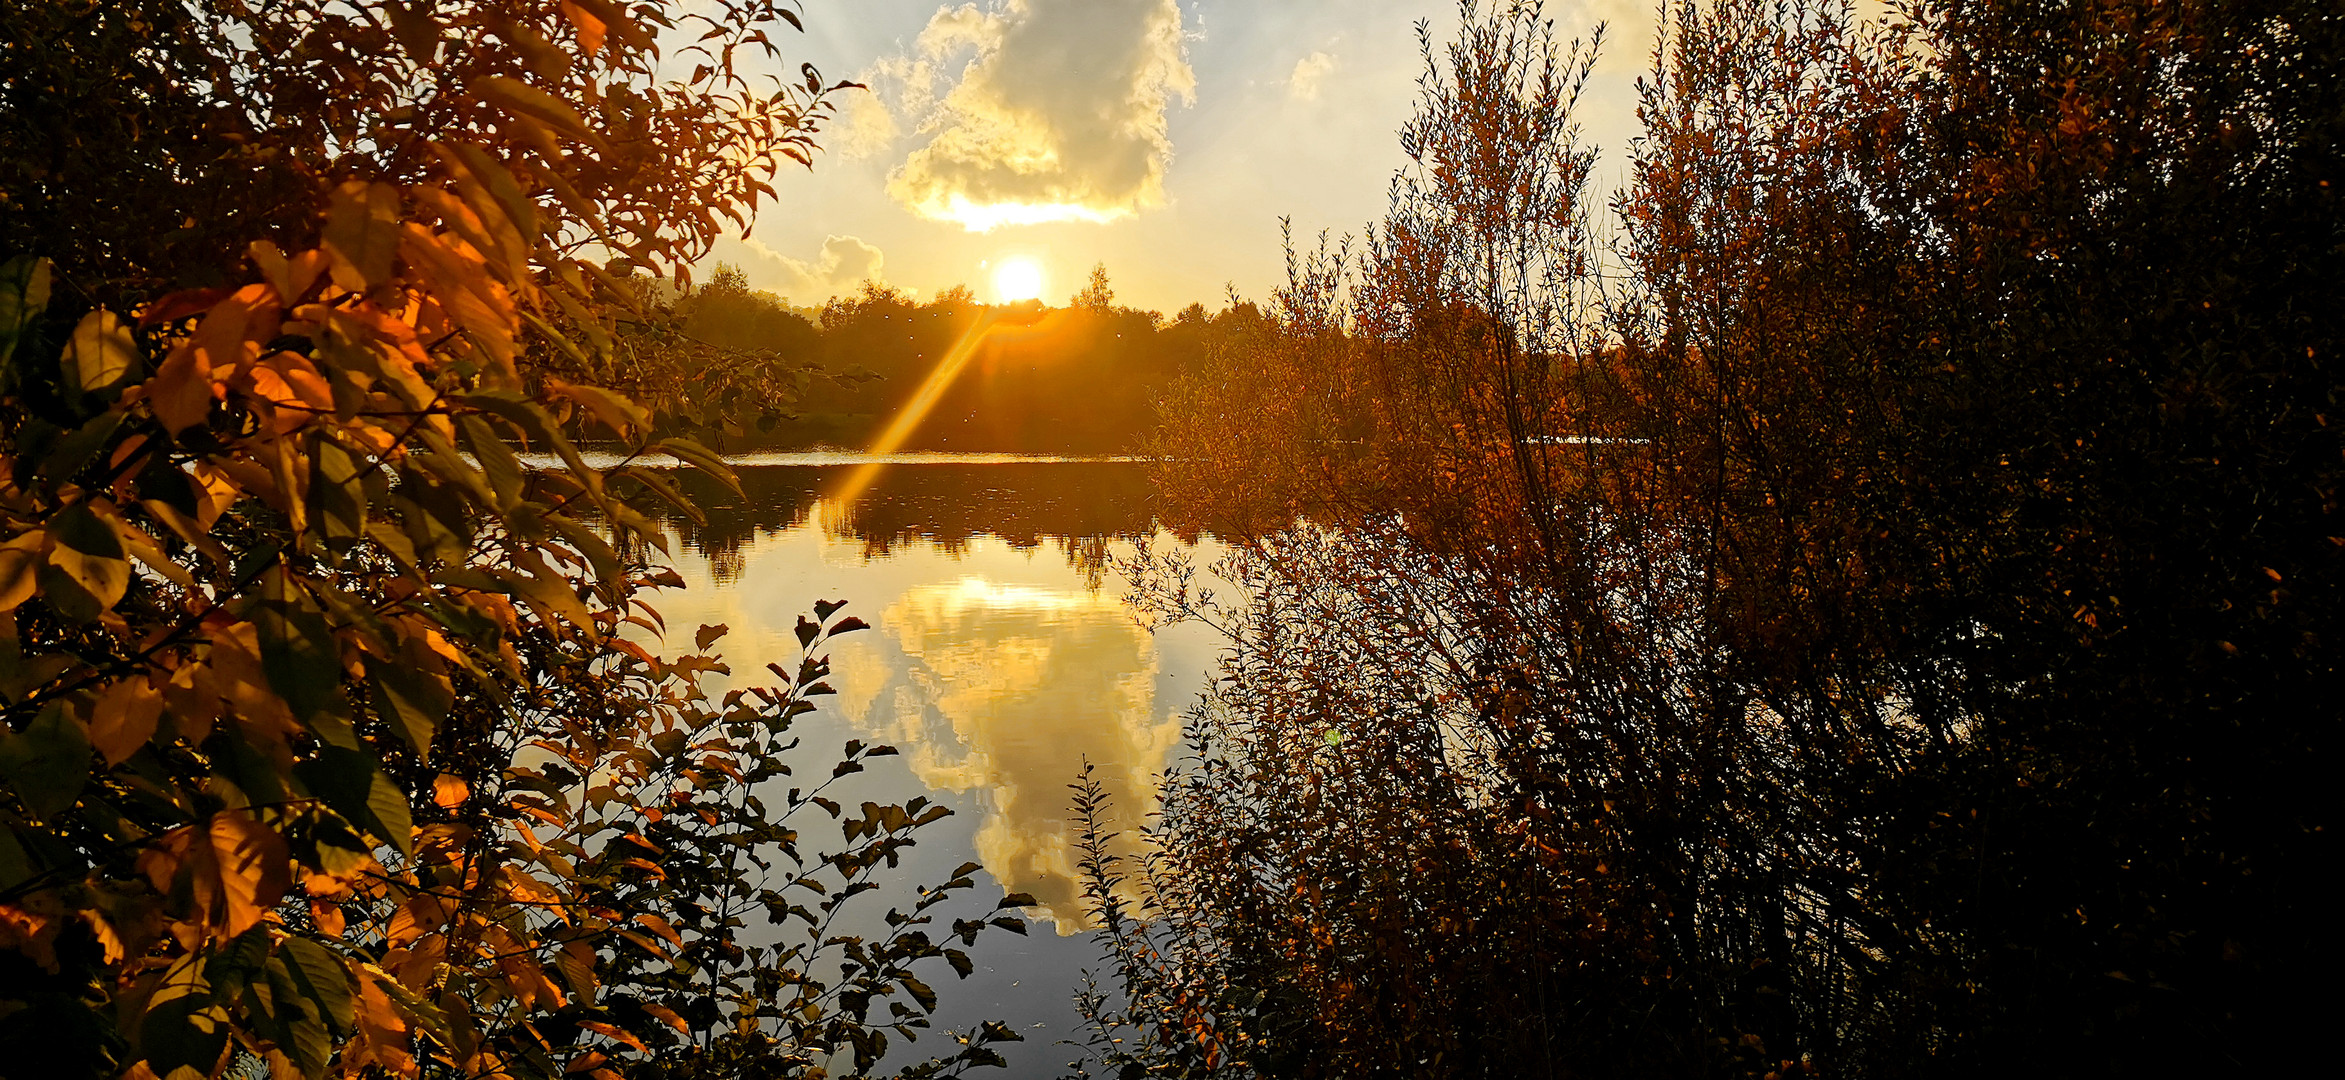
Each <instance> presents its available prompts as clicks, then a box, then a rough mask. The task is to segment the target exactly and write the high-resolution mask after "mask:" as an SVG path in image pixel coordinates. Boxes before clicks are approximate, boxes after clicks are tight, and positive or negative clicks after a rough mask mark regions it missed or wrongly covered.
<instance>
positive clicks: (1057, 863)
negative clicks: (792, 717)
mask: <svg viewBox="0 0 2345 1080" xmlns="http://www.w3.org/2000/svg"><path fill="white" fill-rule="evenodd" d="M877 625H878V626H879V627H880V628H881V630H882V631H883V632H884V633H885V634H886V635H887V636H888V638H889V639H890V641H891V642H892V644H893V645H894V646H895V648H896V649H897V650H898V651H899V654H900V656H901V657H902V662H901V663H895V664H879V663H859V662H855V661H856V659H860V658H850V659H849V660H848V661H847V662H845V663H843V664H842V665H841V666H842V668H843V669H845V670H844V671H843V673H842V678H841V680H840V681H841V686H840V690H841V694H842V704H843V705H844V708H845V710H846V712H847V714H848V715H849V716H852V717H854V718H855V719H856V720H857V721H858V722H859V723H861V724H862V725H863V726H864V727H865V729H866V730H868V731H869V732H870V733H871V734H872V735H873V736H874V737H875V738H879V739H883V740H887V741H890V742H893V743H895V744H896V745H898V746H901V747H903V748H904V749H905V752H906V754H907V756H908V760H909V763H910V764H911V767H912V771H913V774H914V775H916V776H918V777H919V778H920V781H921V782H922V783H924V784H927V785H928V786H929V787H931V788H933V789H938V790H945V791H957V792H967V791H983V792H985V793H987V795H988V796H989V800H988V801H989V802H990V804H991V806H990V808H989V811H988V813H987V814H986V817H985V822H984V824H983V825H982V826H980V827H979V828H978V831H977V838H976V844H977V857H978V861H980V862H983V863H984V864H985V866H986V868H987V869H988V870H990V871H992V872H993V875H994V876H995V877H996V878H998V879H1000V880H1001V882H1002V884H1003V885H1005V886H1006V887H1008V888H1009V889H1010V890H1012V891H1017V892H1027V893H1032V894H1033V895H1034V897H1035V898H1036V899H1037V900H1039V901H1041V903H1042V907H1043V909H1044V910H1045V911H1047V912H1048V913H1049V915H1050V917H1051V918H1052V919H1053V920H1054V921H1055V922H1056V923H1057V925H1058V928H1059V932H1060V933H1061V934H1071V933H1074V932H1076V930H1078V929H1079V928H1080V924H1081V914H1082V905H1081V903H1080V897H1079V885H1078V878H1077V874H1076V865H1075V864H1076V859H1077V856H1076V855H1075V853H1074V852H1073V849H1072V846H1071V838H1072V836H1073V834H1074V827H1073V825H1072V823H1071V822H1070V821H1069V820H1068V814H1067V798H1068V794H1069V792H1068V790H1067V787H1066V785H1067V783H1068V782H1069V781H1070V780H1072V779H1073V778H1074V777H1075V776H1076V774H1077V773H1078V772H1079V771H1080V770H1081V768H1082V766H1083V763H1084V762H1085V761H1090V762H1092V763H1094V764H1096V765H1098V766H1100V769H1099V772H1098V773H1097V774H1096V775H1097V777H1098V779H1099V780H1100V782H1101V784H1102V786H1103V787H1105V788H1107V789H1108V791H1109V792H1110V794H1111V795H1113V797H1114V799H1115V803H1116V805H1117V806H1118V807H1121V808H1124V809H1125V810H1126V813H1125V814H1124V815H1122V816H1124V817H1126V818H1129V817H1131V816H1133V815H1132V813H1131V812H1132V811H1140V810H1145V809H1146V808H1147V807H1148V803H1149V802H1150V801H1151V800H1152V799H1153V797H1154V787H1153V775H1152V774H1153V773H1154V771H1155V770H1156V769H1158V768H1160V767H1161V766H1162V764H1163V763H1164V761H1165V758H1166V754H1167V752H1168V751H1170V750H1171V749H1172V747H1173V746H1174V745H1175V744H1176V743H1178V742H1179V740H1180V723H1179V721H1178V719H1177V718H1176V717H1174V716H1172V715H1168V713H1167V711H1166V710H1163V709H1160V708H1158V707H1157V701H1156V698H1157V694H1158V683H1159V681H1160V677H1161V673H1160V671H1159V660H1158V656H1157V651H1156V648H1155V643H1154V642H1153V641H1152V640H1151V639H1150V638H1149V636H1148V635H1147V634H1146V633H1145V632H1143V631H1142V630H1140V628H1139V627H1137V626H1136V625H1134V624H1133V621H1132V618H1131V616H1130V614H1129V613H1128V612H1127V611H1126V610H1125V608H1124V607H1123V605H1122V604H1121V603H1119V602H1117V601H1116V600H1115V599H1114V598H1113V597H1112V596H1106V595H1102V594H1101V593H1099V592H1095V591H1085V590H1072V589H1047V588H1037V587H1033V586H1029V585H1009V584H1002V583H998V582H994V581H989V580H987V579H985V578H982V577H964V578H962V579H960V580H959V581H955V582H938V583H933V584H926V585H920V586H916V587H914V588H911V589H909V590H906V591H905V592H904V593H903V594H902V595H900V596H899V597H897V598H896V600H895V602H894V603H892V604H890V605H889V606H888V608H887V609H886V611H884V612H883V613H882V614H881V617H880V618H879V620H878V623H877ZM1118 825H1119V827H1120V828H1123V829H1124V830H1125V831H1128V829H1129V825H1130V822H1129V821H1128V820H1127V821H1123V822H1119V823H1118Z"/></svg>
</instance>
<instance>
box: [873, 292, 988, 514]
mask: <svg viewBox="0 0 2345 1080" xmlns="http://www.w3.org/2000/svg"><path fill="white" fill-rule="evenodd" d="M1000 318H1001V317H1000V316H999V315H998V314H996V313H995V312H993V311H990V310H989V311H986V312H985V313H983V314H981V315H979V316H978V317H977V321H976V322H975V323H972V324H970V326H969V329H968V330H967V331H965V332H963V333H962V334H961V339H960V340H959V341H956V342H954V343H953V347H952V348H951V349H948V350H946V352H945V354H944V356H942V357H940V358H939V359H938V360H937V362H936V366H935V367H933V368H930V369H929V372H928V378H927V380H926V381H924V382H922V383H921V384H920V390H919V391H918V392H917V393H915V394H913V395H912V399H911V400H910V401H907V402H905V403H904V407H903V408H902V409H900V410H898V411H897V412H896V419H895V421H894V422H892V423H890V424H889V425H888V426H887V430H885V431H882V432H880V433H879V438H877V439H874V440H872V443H871V449H870V451H869V453H870V455H871V456H872V457H874V458H877V457H879V456H880V455H883V454H892V453H895V452H896V448H897V447H900V446H902V445H904V440H905V439H908V438H910V437H911V436H912V430H913V429H914V428H917V427H919V426H920V421H922V420H925V419H927V418H928V411H929V410H930V409H934V408H936V403H937V400H938V399H940V398H942V397H944V392H945V390H946V389H947V388H949V387H951V386H952V385H953V380H954V379H956V378H958V377H959V376H960V374H961V369H962V368H964V367H967V366H969V358H970V357H972V356H975V355H977V347H978V346H979V345H982V344H984V343H985V338H986V335H987V334H990V333H992V331H993V327H994V324H995V323H997V322H999V321H1000ZM884 467H885V466H884V465H882V464H881V463H880V462H878V461H866V462H864V463H863V464H861V465H858V466H856V467H855V471H854V472H852V473H849V474H848V475H847V482H846V483H845V484H844V485H842V486H841V487H840V488H839V493H838V495H837V502H838V504H839V505H840V506H847V505H851V504H853V503H854V501H855V500H856V498H857V497H859V496H861V495H862V494H863V492H864V490H865V489H867V488H869V487H870V486H871V482H872V481H873V480H876V479H878V478H879V471H880V470H881V469H882V468H884Z"/></svg>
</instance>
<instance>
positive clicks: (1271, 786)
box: [1076, 0, 2345, 1080]
mask: <svg viewBox="0 0 2345 1080" xmlns="http://www.w3.org/2000/svg"><path fill="white" fill-rule="evenodd" d="M1538 7H1539V5H1536V4H1504V3H1495V2H1480V0H1464V2H1461V4H1460V11H1461V20H1460V21H1461V26H1460V30H1459V34H1458V37H1457V39H1456V41H1455V43H1454V44H1448V45H1437V44H1436V40H1435V39H1434V38H1433V37H1432V36H1431V34H1430V32H1429V31H1428V30H1426V29H1424V28H1421V30H1420V34H1421V36H1422V37H1423V39H1424V61H1425V71H1426V75H1425V77H1424V79H1423V81H1422V83H1421V85H1422V86H1423V87H1424V90H1423V92H1422V94H1421V97H1420V99H1419V104H1418V109H1417V112H1416V114H1415V116H1414V118H1413V119H1412V120H1411V121H1410V123H1409V124H1408V126H1407V127H1405V128H1404V129H1403V131H1402V132H1401V136H1402V138H1401V142H1402V146H1403V148H1404V150H1405V151H1406V152H1407V153H1408V155H1409V157H1410V164H1409V166H1408V167H1407V168H1406V169H1404V171H1403V172H1402V173H1401V174H1400V175H1399V177H1398V178H1397V179H1396V181H1395V184H1394V188H1393V195H1392V200H1391V204H1390V209H1389V210H1388V212H1387V213H1386V215H1385V217H1384V219H1383V221H1382V222H1381V223H1379V224H1378V225H1377V226H1376V227H1375V228H1373V229H1372V230H1371V231H1369V232H1368V233H1367V234H1365V235H1364V236H1363V237H1361V238H1358V239H1356V240H1354V241H1351V242H1349V243H1346V244H1337V245H1334V246H1322V248H1320V249H1319V250H1317V251H1304V252H1301V253H1300V254H1299V255H1298V258H1297V262H1296V266H1297V269H1296V272H1295V274H1294V276H1293V278H1292V280H1291V282H1290V284H1289V285H1288V286H1287V288H1286V289H1285V290H1283V291H1282V292H1281V293H1280V294H1279V296H1278V297H1277V299H1276V303H1275V304H1274V305H1272V308H1271V310H1270V312H1269V313H1268V314H1269V318H1268V320H1267V321H1266V322H1265V324H1264V325H1262V326H1261V327H1260V328H1258V330H1257V331H1256V332H1254V333H1253V334H1251V335H1249V336H1247V337H1246V338H1245V339H1243V340H1241V341H1239V342H1237V343H1236V344H1235V345H1233V347H1231V348H1229V349H1227V350H1224V351H1223V352H1222V353H1220V354H1218V355H1217V357H1216V358H1215V360H1214V362H1213V363H1210V364H1209V365H1208V366H1207V367H1206V368H1205V369H1203V370H1201V371H1198V372H1195V373H1192V374H1191V375H1189V376H1186V377H1184V378H1183V379H1182V380H1181V381H1180V382H1178V383H1176V385H1175V386H1174V388H1173V389H1172V391H1171V392H1169V393H1168V395H1167V399H1166V400H1167V403H1168V404H1167V414H1166V420H1165V425H1164V429H1163V432H1162V435H1161V437H1160V440H1159V442H1158V443H1157V449H1158V452H1159V454H1160V455H1161V462H1160V465H1159V470H1160V477H1161V483H1162V485H1163V487H1164V489H1165V490H1166V492H1167V493H1168V497H1169V498H1170V500H1171V502H1172V504H1173V505H1174V506H1175V507H1176V508H1177V510H1178V512H1181V513H1183V514H1185V515H1187V516H1188V517H1189V518H1190V519H1192V520H1195V521H1200V522H1210V523H1212V527H1214V528H1216V529H1218V530H1220V531H1221V532H1222V533H1223V534H1224V536H1225V538H1227V539H1228V540H1229V541H1230V555H1229V556H1228V558H1227V559H1226V560H1224V561H1222V562H1221V563H1220V564H1218V565H1216V566H1211V567H1201V566H1197V565H1194V564H1193V563H1191V562H1189V561H1187V560H1185V559H1182V558H1177V557H1173V556H1171V555H1168V554H1166V553H1158V554H1157V555H1156V556H1155V557H1153V558H1151V559H1149V560H1147V561H1146V562H1145V563H1143V564H1142V565H1141V566H1140V567H1138V575H1139V576H1138V585H1139V589H1140V591H1141V592H1142V594H1143V603H1144V604H1145V605H1146V606H1148V607H1150V608H1152V609H1153V610H1154V611H1155V612H1157V613H1158V614H1159V615H1160V616H1162V617H1165V618H1192V619H1203V620H1209V621H1211V622H1213V623H1214V624H1215V625H1217V626H1219V627H1220V628H1221V629H1222V630H1223V631H1224V632H1225V633H1226V635H1227V637H1228V650H1227V652H1226V653H1225V657H1224V661H1223V670H1222V672H1221V678H1220V680H1219V681H1218V682H1216V684H1215V685H1214V687H1213V688H1212V690H1211V691H1209V692H1208V694H1207V695H1206V696H1205V697H1204V699H1203V700H1202V701H1201V702H1200V703H1199V705H1198V706H1197V708H1196V709H1195V710H1194V711H1193V712H1192V714H1191V717H1190V720H1189V727H1188V735H1189V748H1188V750H1187V753H1186V756H1185V757H1184V758H1183V760H1182V761H1181V762H1180V763H1179V764H1178V765H1177V766H1176V767H1175V768H1174V769H1173V770H1172V771H1171V772H1170V773H1169V774H1168V775H1167V777H1166V779H1165V788H1164V794H1163V806H1162V808H1161V810H1160V812H1159V813H1157V815H1156V816H1155V817H1154V818H1153V820H1152V824H1151V825H1150V826H1149V828H1148V830H1147V833H1146V835H1145V837H1144V840H1145V844H1144V845H1143V849H1142V850H1143V855H1142V856H1141V857H1139V858H1138V859H1137V860H1134V859H1127V858H1118V857H1117V856H1116V855H1115V854H1114V851H1115V849H1114V848H1112V847H1110V846H1109V845H1107V843H1106V842H1105V838H1103V837H1100V836H1097V835H1093V836H1088V837H1086V851H1087V853H1088V858H1087V859H1086V863H1085V865H1086V870H1087V872H1088V873H1089V875H1090V878H1091V882H1092V887H1091V893H1090V895H1091V896H1092V898H1093V902H1094V911H1095V914H1097V915H1098V916H1099V918H1100V919H1101V921H1102V923H1103V927H1104V928H1103V930H1102V931H1101V935H1100V941H1101V942H1102V944H1103V947H1104V949H1105V961H1106V966H1105V968H1104V969H1103V971H1102V972H1101V975H1102V986H1101V987H1099V988H1097V989H1095V990H1093V991H1091V992H1089V993H1087V994H1086V996H1085V997H1084V999H1083V1004H1084V1006H1085V1008H1086V1010H1087V1011H1088V1013H1089V1015H1090V1016H1091V1017H1092V1019H1093V1021H1094V1023H1095V1029H1094V1034H1095V1038H1094V1039H1093V1040H1092V1041H1091V1043H1090V1044H1089V1046H1088V1048H1087V1065H1088V1067H1090V1068H1093V1069H1095V1070H1106V1071H1109V1072H1114V1073H1116V1074H1118V1075H1124V1076H1142V1075H1146V1076H1198V1077H1205V1076H1297V1077H1315V1076H1330V1077H1331V1076H1355V1077H1358V1076H1376V1077H1386V1076H1390V1077H1400V1076H1407V1077H1452V1076H1688V1077H1693V1076H1747V1077H1753V1078H1759V1077H1766V1078H1769V1080H1773V1078H1776V1077H1786V1076H1797V1075H1818V1076H1935V1075H1948V1076H1956V1075H1980V1074H1986V1073H2011V1074H2020V1075H2037V1076H2147V1075H2224V1076H2233V1075H2239V1076H2245V1075H2260V1074H2263V1073H2265V1072H2268V1071H2272V1070H2274V1069H2282V1068H2287V1067H2290V1066H2289V1065H2288V1063H2289V1062H2293V1061H2302V1060H2307V1059H2308V1058H2310V1057H2313V1056H2317V1055H2318V1053H2319V1045H2320V1039H2321V1035H2320V1032H2322V1031H2324V1030H2325V1028H2324V1026H2323V1022H2322V1021H2321V1019H2320V1017H2321V1016H2322V1015H2324V1010H2325V1008H2326V1006H2325V1004H2324V995H2323V994H2321V993H2319V992H2318V991H2316V990H2314V989H2313V988H2314V987H2317V986H2320V985H2322V984H2324V983H2325V981H2326V979H2327V973H2328V971H2329V970H2330V967H2331V964H2332V962H2333V960H2334V958H2335V956H2336V948H2335V944H2336V938H2337V931H2336V927H2335V921H2334V920H2333V919H2332V918H2330V916H2329V914H2328V911H2327V908H2328V906H2329V905H2328V904H2326V903H2325V887H2323V886H2320V885H2319V884H2318V875H2319V871H2318V869H2317V867H2318V866H2319V865H2321V864H2323V863H2324V862H2325V857H2324V854H2323V853H2324V852H2325V850H2326V846H2327V841H2326V839H2325V838H2326V837H2327V836H2328V835H2329V833H2330V832H2331V831H2332V830H2333V827H2334V820H2335V799H2334V795H2333V788H2332V786H2331V785H2330V784H2329V783H2328V782H2327V779H2326V770H2327V768H2328V764H2327V763H2328V761H2329V760H2330V758H2329V754H2330V753H2331V752H2333V750H2334V732H2335V730H2336V727H2337V720H2338V709H2339V701H2340V697H2339V694H2338V689H2339V685H2340V683H2339V678H2338V669H2337V657H2338V655H2339V654H2338V650H2337V642H2338V640H2339V637H2338V635H2339V632H2340V627H2339V608H2338V602H2337V598H2338V585H2339V581H2338V576H2339V572H2340V569H2341V567H2345V539H2340V538H2339V534H2340V533H2345V529H2341V528H2340V527H2339V522H2338V518H2337V492H2338V484H2339V480H2340V465H2341V464H2345V462H2341V460H2340V459H2341V455H2345V443H2341V442H2340V439H2339V436H2338V431H2339V427H2338V419H2337V418H2336V417H2332V416H2330V415H2329V413H2331V412H2333V411H2335V410H2336V409H2337V407H2338V406H2337V399H2338V387H2339V385H2340V383H2339V379H2338V377H2337V375H2336V372H2335V370H2334V369H2333V368H2332V367H2331V365H2332V364H2333V363H2334V362H2335V361H2334V359H2333V357H2334V356H2335V355H2336V350H2337V348H2338V347H2339V344H2340V343H2339V335H2338V329H2339V327H2338V320H2339V311H2340V309H2339V308H2338V306H2337V305H2336V304H2335V302H2334V289H2335V283H2336V282H2338V281H2340V280H2345V264H2341V261H2340V260H2345V228H2341V227H2340V224H2341V218H2340V214H2339V205H2338V201H2337V200H2338V190H2339V189H2338V185H2340V184H2345V175H2341V174H2340V171H2339V164H2340V162H2339V146H2340V142H2339V136H2340V134H2345V131H2341V129H2340V124H2341V123H2345V96H2341V95H2345V79H2340V78H2339V77H2338V76H2339V75H2340V74H2341V72H2340V70H2339V58H2340V57H2345V18H2340V16H2339V13H2338V12H2337V10H2336V9H2335V7H2334V5H2329V4H2323V3H2310V2H2289V0H2249V2H2240V3H2152V2H2146V0H2141V2H2135V0H2092V2H2085V0H2062V2H2051V3H2044V2H2027V3H2017V2H1995V0H1977V2H1950V3H1893V4H1889V5H1886V8H1885V10H1884V11H1883V12H1882V14H1881V15H1880V17H1879V18H1877V19H1873V20H1871V21H1866V20H1860V19H1859V18H1858V12H1857V10H1856V9H1855V8H1854V7H1853V6H1852V5H1850V4H1848V3H1841V2H1835V0H1790V2H1782V3H1768V2H1762V0H1685V2H1675V3H1670V4H1667V5H1665V6H1664V8H1663V14H1664V16H1665V19H1664V23H1663V30H1662V33H1661V34H1660V36H1659V38H1658V41H1657V43H1656V45H1655V48H1654V51H1653V54H1652V65H1651V68H1650V70H1649V71H1648V73H1647V74H1646V75H1645V76H1644V77H1643V79H1642V80H1641V81H1640V82H1639V84H1638V93H1639V97H1638V116H1639V119H1640V120H1641V122H1642V127H1643V132H1642V136H1641V138H1640V139H1639V141H1637V142H1636V143H1634V144H1633V145H1632V146H1631V147H1630V148H1629V149H1630V151H1631V154H1632V165H1631V167H1630V174H1629V181H1628V183H1627V185H1626V187H1625V188H1624V189H1623V190H1622V191H1621V192H1620V193H1619V194H1618V195H1617V196H1615V197H1613V198H1612V199H1610V200H1609V201H1608V202H1607V203H1606V204H1604V205H1598V203H1597V199H1598V195H1597V194H1596V192H1595V191H1594V189H1593V188H1592V170H1593V167H1594V161H1595V158H1594V151H1593V149H1592V148H1591V147H1589V146H1588V145H1587V144H1586V143H1585V142H1584V141H1582V140H1581V139H1580V137H1579V134H1578V128H1577V126H1576V123H1575V115H1576V110H1577V109H1578V107H1579V104H1580V94H1581V91H1582V88H1583V87H1584V86H1585V85H1586V80H1587V79H1588V77H1589V73H1590V71H1591V70H1592V65H1593V64H1594V61H1595V58H1596V56H1597V55H1598V50H1599V49H1600V48H1601V47H1602V46H1603V42H1602V35H1601V34H1599V35H1598V36H1597V37H1596V38H1595V39H1593V40H1589V41H1586V42H1572V43H1565V42H1562V41H1559V40H1558V39H1557V38H1556V37H1555V35H1554V30H1553V27H1552V25H1551V24H1550V23H1549V22H1547V21H1546V20H1545V19H1544V17H1543V16H1542V14H1541V13H1540V12H1539V10H1538ZM1599 223H1606V224H1608V225H1609V226H1610V228H1609V229H1606V228H1599V227H1598V226H1599ZM1076 797H1077V799H1078V804H1079V805H1082V806H1090V807H1092V808H1093V809H1094V810H1096V807H1097V803H1098V801H1099V799H1100V798H1101V796H1100V792H1099V791H1098V789H1097V788H1096V787H1094V786H1090V785H1087V784H1078V786H1077V789H1076ZM1133 886H1142V887H1144V892H1145V895H1146V897H1147V899H1146V901H1145V902H1143V903H1140V904H1138V905H1133V904H1128V903H1126V902H1124V901H1123V900H1121V899H1119V897H1121V896H1123V895H1127V893H1126V892H1125V891H1124V890H1125V889H1126V888H1129V887H1133Z"/></svg>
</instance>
